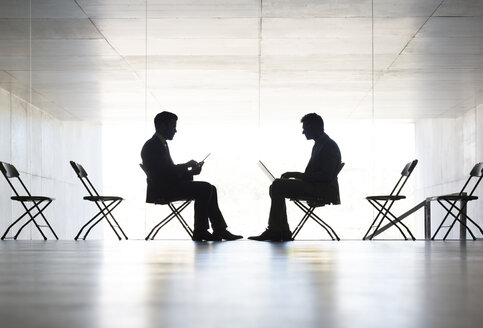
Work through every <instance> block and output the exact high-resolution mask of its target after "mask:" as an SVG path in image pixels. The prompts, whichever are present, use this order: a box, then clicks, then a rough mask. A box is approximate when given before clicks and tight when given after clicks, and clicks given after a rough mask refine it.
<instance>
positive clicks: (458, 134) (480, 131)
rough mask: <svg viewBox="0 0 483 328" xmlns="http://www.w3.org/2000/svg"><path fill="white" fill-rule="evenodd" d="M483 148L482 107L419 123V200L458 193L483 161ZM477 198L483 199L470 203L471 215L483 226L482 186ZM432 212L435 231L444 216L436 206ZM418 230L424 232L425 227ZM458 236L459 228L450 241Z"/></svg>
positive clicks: (417, 150)
mask: <svg viewBox="0 0 483 328" xmlns="http://www.w3.org/2000/svg"><path fill="white" fill-rule="evenodd" d="M482 146H483V105H480V106H478V107H476V108H474V109H473V110H470V111H468V112H466V113H464V114H463V115H461V116H459V117H456V118H444V119H427V120H426V119H425V120H418V121H416V156H417V158H418V159H419V160H420V162H419V165H418V168H417V170H416V179H417V187H416V196H417V198H418V199H423V198H425V197H429V196H435V195H441V194H447V193H455V192H459V191H460V190H461V188H462V187H463V184H464V183H465V181H466V180H467V179H468V176H469V172H470V170H471V168H472V167H473V166H474V165H475V164H476V163H478V162H481V161H483V149H482ZM476 195H477V196H478V197H479V198H480V199H478V200H476V201H472V202H470V203H469V205H468V215H469V216H470V217H471V218H472V219H474V220H475V221H477V223H478V224H480V225H482V226H483V202H482V199H481V198H482V197H483V183H482V184H480V185H479V188H478V189H477V193H476ZM432 212H433V215H432V231H435V229H436V228H437V226H438V225H439V223H440V222H441V219H442V217H443V215H444V212H443V210H442V208H441V206H440V205H439V204H437V203H436V202H435V203H434V204H433V205H432ZM419 227H420V229H421V231H422V227H423V225H422V224H421V225H419ZM472 230H473V231H476V230H474V229H472ZM444 233H446V231H444ZM458 233H459V227H456V229H455V228H453V230H452V232H451V237H453V238H457V237H458ZM477 237H481V234H479V233H478V235H477Z"/></svg>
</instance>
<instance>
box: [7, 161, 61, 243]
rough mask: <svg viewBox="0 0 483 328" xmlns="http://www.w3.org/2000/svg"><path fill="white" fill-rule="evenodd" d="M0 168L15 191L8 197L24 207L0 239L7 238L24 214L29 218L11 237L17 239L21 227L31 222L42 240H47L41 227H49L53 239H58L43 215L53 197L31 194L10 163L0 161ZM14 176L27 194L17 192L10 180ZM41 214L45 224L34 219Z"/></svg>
mask: <svg viewBox="0 0 483 328" xmlns="http://www.w3.org/2000/svg"><path fill="white" fill-rule="evenodd" d="M0 170H1V171H2V173H3V176H4V177H5V179H7V182H8V184H9V185H10V187H11V188H12V190H13V192H14V193H15V196H12V197H10V198H11V199H12V200H15V201H18V202H20V203H21V204H22V207H23V208H24V210H25V212H24V213H23V214H22V215H21V216H20V217H19V218H18V219H17V220H15V221H14V222H13V223H12V224H11V225H9V226H8V228H7V230H6V231H5V233H4V234H3V236H2V240H4V239H6V238H7V239H8V238H9V237H7V234H8V232H9V231H10V229H11V228H12V227H13V226H14V225H16V224H17V223H18V222H20V220H22V219H23V218H24V217H25V216H27V215H28V217H29V218H30V219H29V220H27V221H26V222H25V223H24V224H23V225H22V226H21V227H20V229H18V231H17V233H16V234H15V235H14V237H13V239H17V238H18V236H19V234H20V232H21V231H22V229H23V228H25V227H26V226H27V225H28V224H29V223H30V222H33V224H34V225H35V227H36V228H37V229H38V230H39V232H40V234H41V235H42V237H43V238H44V240H47V237H46V236H45V234H44V232H43V231H42V229H41V228H49V230H50V231H51V232H52V234H53V235H54V237H55V239H59V238H58V237H57V235H56V234H55V232H54V229H52V227H51V225H50V223H49V221H47V218H46V217H45V215H44V213H43V211H44V210H45V209H46V208H47V206H49V205H50V203H52V201H53V200H54V199H53V198H50V197H45V196H32V195H31V194H30V192H29V190H28V189H27V187H26V186H25V184H24V183H23V181H22V179H20V174H19V173H18V171H17V169H16V168H15V167H14V166H13V165H12V164H8V163H4V162H0ZM14 178H17V180H18V181H19V183H20V185H21V186H22V188H23V190H24V191H25V193H26V194H27V195H25V196H21V195H20V194H19V193H18V192H17V189H15V185H14V183H12V180H13V179H14ZM39 215H40V216H41V217H42V219H43V220H44V222H45V224H43V225H40V224H38V223H37V221H36V220H35V218H36V217H38V216H39Z"/></svg>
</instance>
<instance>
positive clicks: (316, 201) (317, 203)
mask: <svg viewBox="0 0 483 328" xmlns="http://www.w3.org/2000/svg"><path fill="white" fill-rule="evenodd" d="M290 200H291V201H304V202H306V203H307V205H308V206H309V207H322V206H325V205H339V204H340V202H336V201H330V200H325V199H321V198H293V199H290Z"/></svg>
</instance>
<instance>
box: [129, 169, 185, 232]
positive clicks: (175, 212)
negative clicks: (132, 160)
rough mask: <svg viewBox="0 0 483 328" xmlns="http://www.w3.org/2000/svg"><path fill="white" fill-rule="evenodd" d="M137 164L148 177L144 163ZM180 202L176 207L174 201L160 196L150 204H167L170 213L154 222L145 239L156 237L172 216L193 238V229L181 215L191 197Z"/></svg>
mask: <svg viewBox="0 0 483 328" xmlns="http://www.w3.org/2000/svg"><path fill="white" fill-rule="evenodd" d="M139 166H140V167H141V169H143V171H144V173H145V174H146V177H147V178H148V179H149V173H148V171H147V170H146V168H145V167H144V165H142V164H139ZM180 202H181V205H179V206H178V207H176V206H175V205H174V204H173V203H174V202H172V201H169V200H166V199H162V198H160V199H157V200H156V201H154V202H153V203H152V204H156V205H168V206H169V208H170V209H171V213H170V214H169V215H168V216H167V217H165V218H164V219H162V220H161V221H160V222H159V223H158V224H156V225H155V226H154V227H153V229H151V231H150V232H149V233H148V235H147V236H146V238H145V239H146V240H149V239H151V240H153V239H154V237H156V235H157V234H158V232H159V230H161V228H162V227H164V226H165V225H166V224H168V223H169V221H171V220H172V219H174V218H177V219H178V221H179V223H181V225H182V226H183V228H184V230H186V232H187V233H188V235H189V236H190V238H193V230H192V229H191V227H190V226H189V225H188V223H186V221H185V219H184V218H183V217H182V216H181V212H182V211H183V210H184V209H185V208H186V207H188V205H189V204H190V203H191V202H192V200H191V199H187V200H180Z"/></svg>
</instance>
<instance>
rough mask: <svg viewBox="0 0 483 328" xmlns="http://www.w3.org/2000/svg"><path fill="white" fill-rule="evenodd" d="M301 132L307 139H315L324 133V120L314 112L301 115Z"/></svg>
mask: <svg viewBox="0 0 483 328" xmlns="http://www.w3.org/2000/svg"><path fill="white" fill-rule="evenodd" d="M300 122H302V133H303V134H305V137H306V138H307V140H311V139H317V138H318V137H320V136H321V135H322V134H323V133H324V120H323V119H322V117H320V115H318V114H316V113H310V114H307V115H305V116H304V117H302V119H301V120H300Z"/></svg>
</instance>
